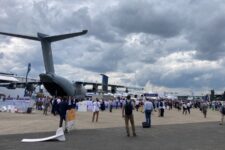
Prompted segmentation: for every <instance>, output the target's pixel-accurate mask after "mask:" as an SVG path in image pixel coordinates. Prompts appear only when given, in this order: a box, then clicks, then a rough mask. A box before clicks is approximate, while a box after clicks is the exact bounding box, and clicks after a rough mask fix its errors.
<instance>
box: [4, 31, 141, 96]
mask: <svg viewBox="0 0 225 150" xmlns="http://www.w3.org/2000/svg"><path fill="white" fill-rule="evenodd" d="M87 32H88V31H87V30H83V31H81V32H77V33H70V34H63V35H55V36H49V35H46V34H42V33H37V37H34V36H27V35H19V34H12V33H5V32H0V34H3V35H7V36H13V37H18V38H24V39H29V40H34V41H40V42H41V46H42V54H43V60H44V65H45V71H46V73H42V74H40V75H39V76H40V82H41V83H42V84H43V85H44V87H45V89H46V90H47V91H48V92H49V93H50V95H52V96H76V97H77V98H84V97H85V94H86V89H85V88H84V86H85V85H92V86H93V88H92V90H91V92H94V93H96V92H98V86H102V92H105V93H107V92H109V90H108V86H110V87H111V91H110V92H111V93H116V90H117V88H125V89H126V92H128V89H135V88H134V87H126V86H122V85H112V84H108V77H107V76H106V75H104V74H101V75H102V83H92V82H80V81H77V82H74V83H72V82H70V81H68V80H67V79H65V78H63V77H61V76H58V75H56V74H55V69H54V63H53V57H52V49H51V43H52V42H56V41H60V40H64V39H67V38H72V37H75V36H81V35H84V34H86V33H87ZM0 82H1V80H0ZM23 84H24V83H23ZM11 85H13V84H12V83H11ZM136 89H137V90H143V88H136Z"/></svg>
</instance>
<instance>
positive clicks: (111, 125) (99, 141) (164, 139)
mask: <svg viewBox="0 0 225 150" xmlns="http://www.w3.org/2000/svg"><path fill="white" fill-rule="evenodd" d="M76 115H77V118H76V124H75V127H74V129H73V130H72V131H70V133H69V134H66V142H56V141H53V142H42V143H21V142H20V141H21V140H22V139H23V138H42V137H46V136H50V135H53V134H55V130H56V129H57V127H58V121H59V118H58V116H52V115H48V116H43V115H42V113H41V112H39V111H36V112H34V113H33V114H12V113H0V118H1V124H0V149H4V150H7V149H18V150H20V149H21V150H22V149H23V150H26V149H31V147H32V150H36V149H48V150H51V149H53V150H58V149H59V150H62V149H68V150H70V149H75V150H76V149H77V150H86V149H87V150H88V149H93V150H99V149H100V150H101V149H108V150H111V149H121V150H123V149H130V150H134V149H148V150H149V149H173V150H175V149H179V150H180V149H196V150H197V149H204V150H208V149H225V142H224V141H225V136H224V135H225V125H224V126H220V125H219V120H220V113H219V112H217V111H211V110H209V111H208V116H207V118H204V117H203V114H202V113H201V112H200V111H199V110H197V109H192V112H191V114H190V115H186V116H185V115H183V114H182V113H181V112H178V111H177V110H171V111H169V110H167V111H166V113H165V117H163V118H160V117H158V113H157V112H154V114H153V115H152V125H153V126H152V128H150V129H143V128H142V127H141V122H142V121H143V120H144V114H143V113H141V112H134V116H135V124H136V130H137V134H138V136H137V137H129V138H128V137H126V133H125V127H124V120H123V118H122V115H121V110H113V113H109V112H108V111H105V112H100V115H99V122H97V123H92V122H91V117H92V113H91V112H77V114H76Z"/></svg>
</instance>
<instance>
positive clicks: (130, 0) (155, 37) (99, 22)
mask: <svg viewBox="0 0 225 150" xmlns="http://www.w3.org/2000/svg"><path fill="white" fill-rule="evenodd" d="M224 16H225V1H224V0H107V1H106V0H63V1H62V0H29V1H28V0H0V32H10V33H17V34H25V35H32V36H36V35H37V32H41V33H45V34H48V35H57V34H64V33H71V32H80V31H82V30H84V29H87V30H88V33H87V34H86V35H83V36H80V37H75V38H71V39H68V40H65V41H59V42H56V43H53V44H52V49H53V57H54V63H55V71H56V74H58V75H61V76H63V77H66V78H68V79H69V80H74V81H94V82H95V81H98V82H101V77H100V76H99V74H100V73H105V74H106V75H108V76H109V77H110V79H109V82H110V83H116V84H123V85H130V86H140V87H147V88H146V89H147V90H152V91H160V92H163V91H167V92H168V91H170V92H179V93H181V92H183V93H187V94H190V93H191V91H193V92H194V93H196V94H202V93H206V92H209V90H210V89H215V90H216V91H218V92H219V91H224V90H225V57H224V56H225V17H224ZM29 62H30V63H31V65H32V69H31V72H30V76H32V77H36V78H38V75H39V74H40V73H43V72H45V69H44V65H43V58H42V53H41V45H40V43H39V42H36V41H29V40H24V39H18V38H12V37H7V36H3V35H0V72H12V73H16V74H18V75H25V74H26V69H27V64H28V63H29Z"/></svg>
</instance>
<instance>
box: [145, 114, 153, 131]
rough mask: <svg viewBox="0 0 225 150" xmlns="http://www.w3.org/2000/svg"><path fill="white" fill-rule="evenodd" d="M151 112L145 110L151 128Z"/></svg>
mask: <svg viewBox="0 0 225 150" xmlns="http://www.w3.org/2000/svg"><path fill="white" fill-rule="evenodd" d="M151 113H152V111H151V110H145V119H146V122H147V123H148V125H149V126H150V127H151Z"/></svg>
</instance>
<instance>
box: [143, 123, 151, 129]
mask: <svg viewBox="0 0 225 150" xmlns="http://www.w3.org/2000/svg"><path fill="white" fill-rule="evenodd" d="M142 127H143V128H150V125H149V124H148V123H147V122H142Z"/></svg>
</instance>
